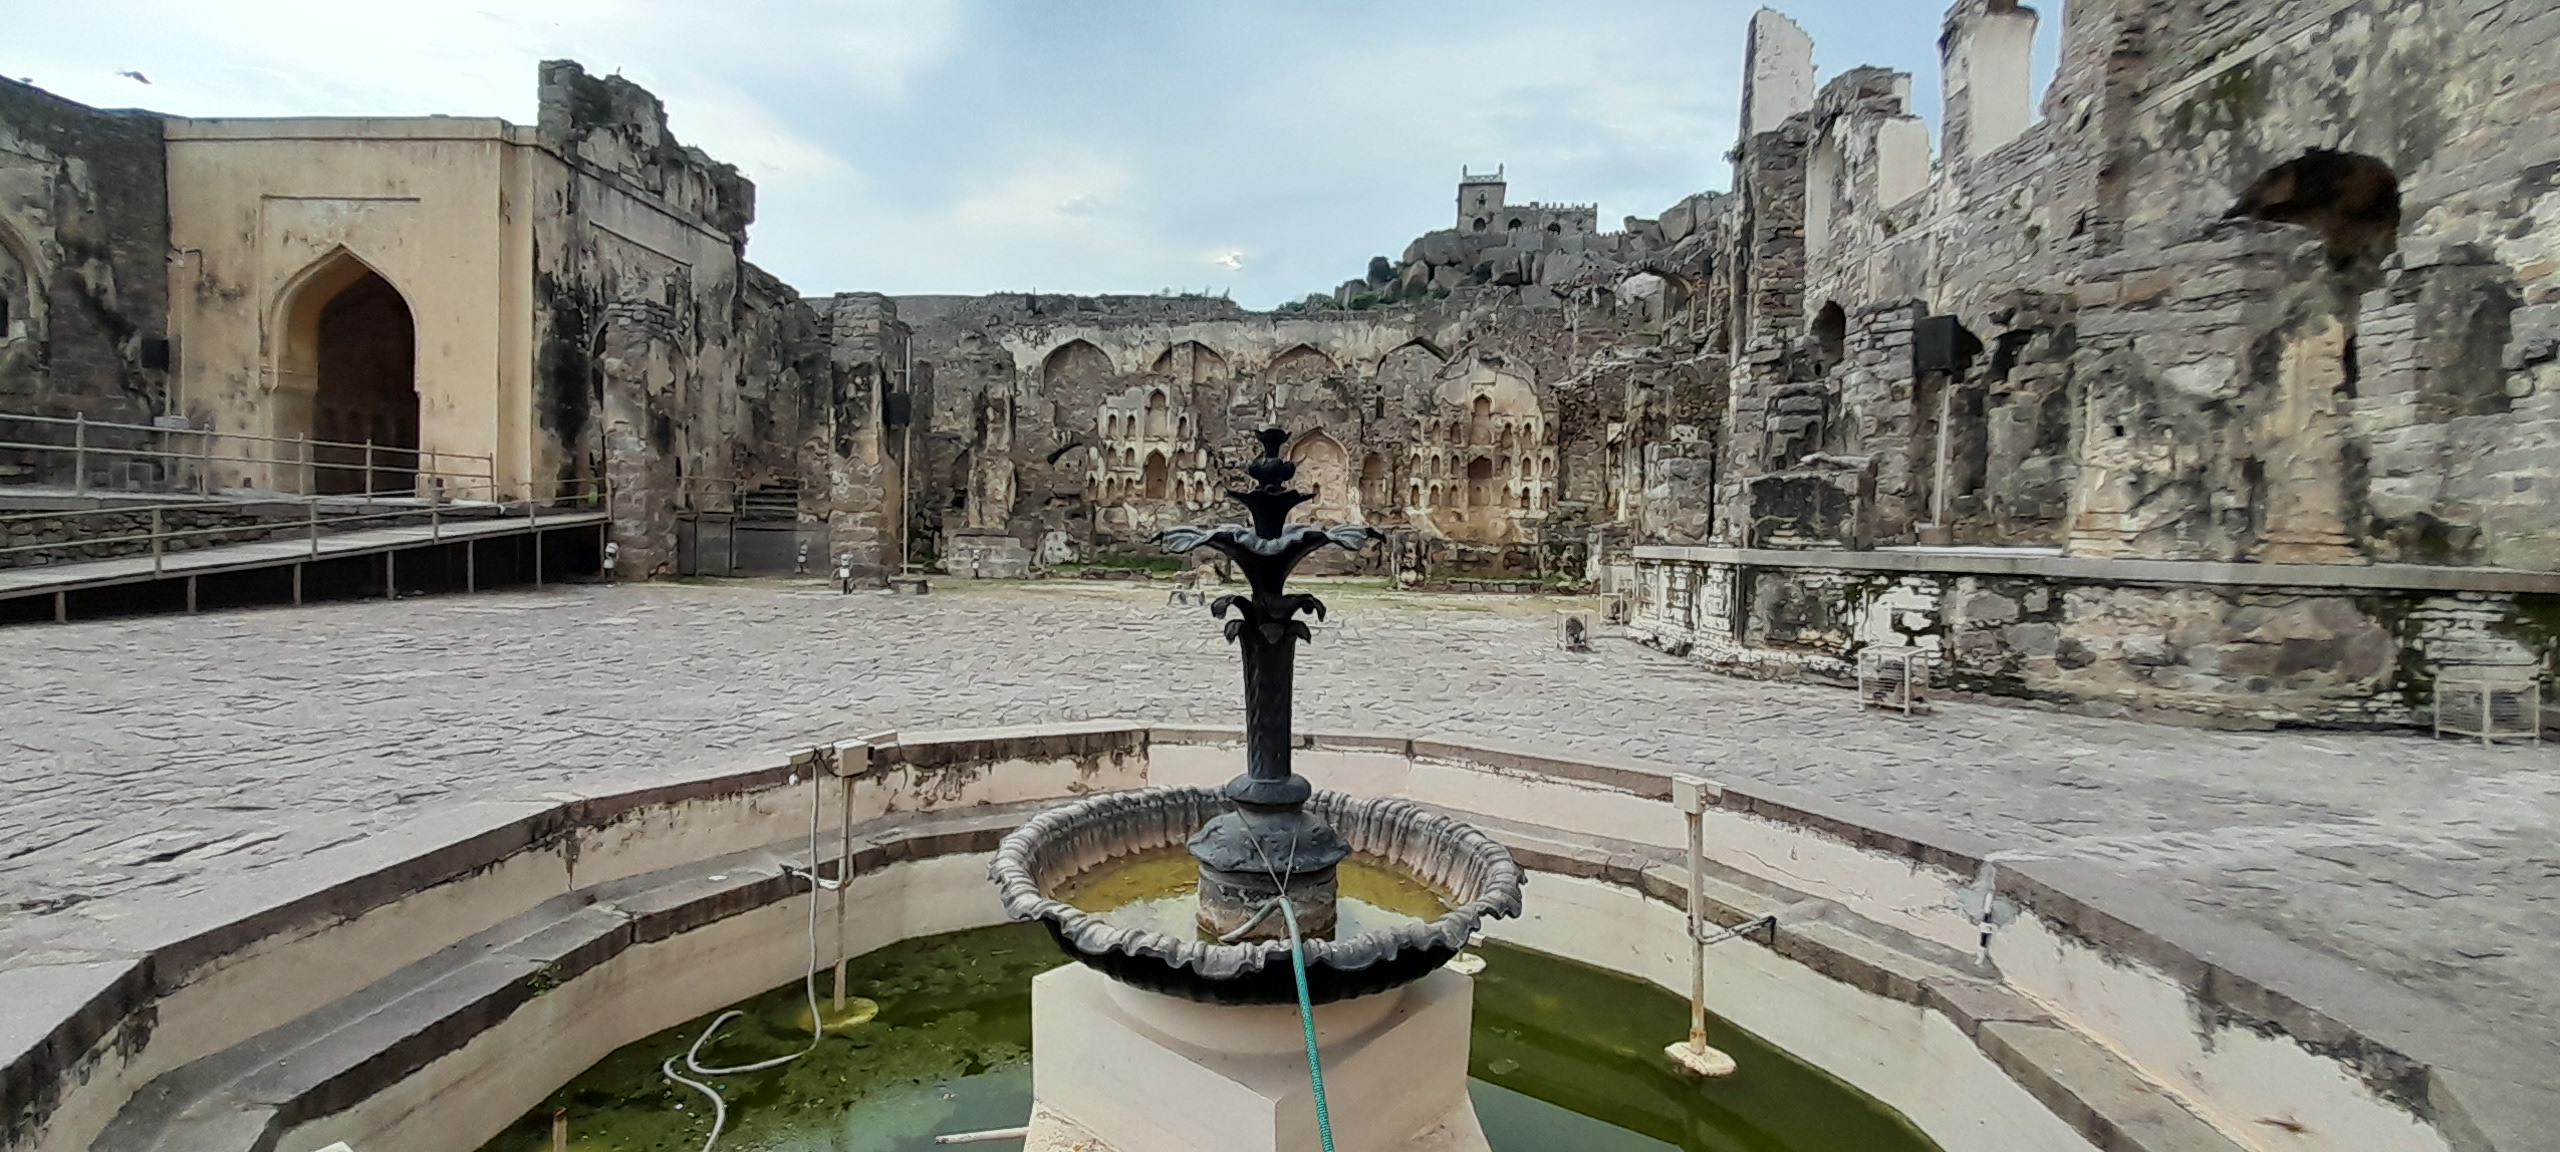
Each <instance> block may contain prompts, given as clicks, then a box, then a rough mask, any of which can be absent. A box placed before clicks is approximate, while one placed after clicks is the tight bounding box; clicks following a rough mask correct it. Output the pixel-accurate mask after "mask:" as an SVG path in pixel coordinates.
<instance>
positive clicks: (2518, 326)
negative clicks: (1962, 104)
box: [2125, 3, 2560, 569]
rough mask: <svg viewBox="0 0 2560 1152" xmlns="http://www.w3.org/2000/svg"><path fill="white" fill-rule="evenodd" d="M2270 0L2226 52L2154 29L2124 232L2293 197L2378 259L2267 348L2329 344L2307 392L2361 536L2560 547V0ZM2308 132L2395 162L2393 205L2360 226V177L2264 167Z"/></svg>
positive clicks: (2308, 145) (2468, 546) (2144, 237)
mask: <svg viewBox="0 0 2560 1152" xmlns="http://www.w3.org/2000/svg"><path fill="white" fill-rule="evenodd" d="M2278 7H2279V10H2278V11H2276V12H2271V13H2266V14H2263V15H2261V16H2259V17H2258V18H2257V23H2256V25H2255V30H2257V31H2260V32H2263V33H2264V35H2265V39H2264V40H2263V41H2261V42H2260V43H2259V44H2253V45H2248V46H2245V47H2243V48H2239V49H2235V50H2233V51H2230V52H2225V53H2222V54H2219V55H2210V54H2207V53H2204V52H2202V51H2200V50H2199V49H2198V48H2197V47H2196V44H2197V42H2198V41H2199V39H2201V38H2198V37H2193V36H2187V35H2159V36H2156V37H2155V40H2154V48H2155V54H2156V57H2157V58H2158V59H2159V60H2162V61H2166V62H2167V64H2166V66H2163V65H2161V64H2158V63H2155V65H2154V69H2153V72H2154V75H2156V76H2158V77H2159V79H2158V81H2157V82H2156V83H2155V84H2153V85H2152V86H2150V87H2149V88H2148V89H2147V90H2145V91H2144V92H2142V93H2141V95H2140V96H2139V97H2138V98H2137V100H2136V103H2135V107H2134V116H2133V124H2132V139H2131V141H2130V143H2131V144H2132V145H2133V147H2132V148H2131V149H2130V152H2129V154H2130V157H2131V159H2132V164H2131V166H2130V167H2131V171H2130V174H2129V175H2128V177H2127V181H2128V183H2129V184H2130V185H2131V186H2132V189H2133V191H2132V194H2131V196H2130V200H2129V203H2130V204H2131V205H2132V207H2131V209H2130V210H2129V212H2128V218H2127V230H2126V242H2125V246H2126V249H2127V251H2128V252H2129V253H2136V252H2143V251H2148V250H2151V249H2155V248H2156V249H2160V250H2164V251H2168V250H2175V249H2177V248H2178V247H2179V246H2181V245H2185V244H2191V243H2194V242H2195V239H2194V238H2195V237H2198V236H2200V235H2204V234H2207V233H2208V232H2209V230H2210V228H2211V226H2212V225H2211V222H2212V221H2214V220H2215V219H2216V218H2217V217H2219V216H2220V215H2221V214H2222V213H2224V212H2225V211H2227V210H2229V209H2231V208H2233V207H2234V206H2235V205H2239V204H2241V203H2242V202H2243V201H2244V200H2249V199H2251V198H2252V197H2253V196H2254V197H2255V198H2256V199H2255V200H2254V201H2253V202H2252V208H2253V211H2252V212H2251V214H2253V215H2259V216H2261V217H2262V218H2269V219H2285V218H2288V217H2290V218H2291V222H2290V223H2288V224H2286V225H2285V227H2286V228H2287V230H2288V231H2290V232H2292V233H2294V234H2295V235H2297V236H2299V237H2301V238H2302V239H2303V240H2304V241H2305V242H2308V241H2311V240H2314V239H2317V240H2320V241H2323V242H2325V243H2326V244H2327V245H2328V246H2329V247H2330V248H2331V249H2332V254H2333V255H2335V256H2337V257H2339V259H2340V260H2341V261H2345V262H2348V263H2351V264H2352V263H2357V262H2361V261H2364V260H2367V259H2371V260H2372V262H2373V267H2372V268H2371V269H2370V271H2369V275H2367V276H2366V277H2365V278H2363V279H2361V280H2360V281H2358V282H2352V283H2348V284H2346V285H2344V286H2343V287H2345V288H2350V289H2358V290H2361V295H2360V296H2358V297H2356V298H2355V299H2353V300H2352V301H2351V302H2349V303H2347V304H2344V305H2342V306H2340V307H2339V308H2337V309H2335V310H2334V314H2333V315H2332V316H2331V317H2330V320H2329V323H2330V324H2333V325H2334V328H2330V327H2325V326H2324V327H2321V328H2319V329H2318V330H2317V331H2312V332H2306V333H2304V334H2303V335H2301V336H2300V337H2297V338H2292V339H2289V340H2288V341H2287V342H2286V343H2284V344H2283V345H2282V346H2281V347H2279V348H2276V349H2274V350H2272V355H2273V356H2275V357H2278V358H2282V357H2285V356H2292V357H2295V358H2297V359H2299V358H2301V357H2304V356H2311V355H2316V353H2314V352H2313V351H2312V350H2311V348H2310V346H2309V345H2308V344H2307V343H2306V341H2323V342H2325V343H2326V344H2328V345H2334V346H2336V347H2337V348H2338V349H2339V352H2338V359H2339V360H2340V364H2339V367H2338V369H2337V370H2336V372H2335V375H2336V376H2337V378H2338V381H2337V387H2336V389H2335V395H2334V398H2333V399H2332V400H2331V401H2330V402H2329V404H2328V405H2327V407H2328V408H2329V409H2330V411H2325V412H2323V413H2322V414H2321V416H2322V418H2323V419H2326V420H2334V421H2335V422H2337V423H2338V424H2339V425H2340V431H2339V432H2338V433H2337V435H2336V438H2335V439H2336V444H2337V447H2336V449H2335V452H2334V460H2333V461H2330V460H2324V461H2321V462H2319V464H2318V465H2317V467H2316V469H2315V470H2316V471H2317V473H2318V474H2319V475H2321V476H2322V478H2323V480H2324V482H2326V483H2329V484H2331V485H2332V486H2334V487H2335V488H2337V489H2338V491H2339V496H2338V499H2339V500H2340V502H2341V514H2342V516H2343V517H2344V518H2345V519H2346V520H2347V521H2348V529H2347V530H2348V533H2349V535H2350V536H2351V537H2352V538H2353V540H2354V548H2355V551H2356V552H2357V553H2358V554H2359V555H2361V556H2369V557H2372V558H2375V559H2394V560H2405V561H2414V562H2421V563H2448V564H2497V565H2505V566H2514V567H2527V568H2537V569H2550V568H2553V567H2555V566H2560V523H2555V522H2554V518H2553V517H2552V515H2551V512H2550V509H2551V507H2552V502H2551V498H2550V497H2551V494H2550V492H2549V491H2548V486H2549V484H2550V481H2549V479H2548V477H2549V475H2550V473H2551V467H2552V464H2553V463H2554V461H2555V460H2560V457H2556V456H2555V455H2554V453H2555V452H2560V425H2555V424H2554V420H2555V418H2560V397H2554V396H2553V394H2552V385H2553V383H2554V382H2555V380H2560V377H2555V375H2554V373H2555V371H2560V369H2555V367H2554V352H2553V340H2552V336H2551V330H2552V328H2553V326H2554V324H2555V323H2560V321H2555V317H2560V189H2555V173H2560V133H2555V131H2554V130H2553V129H2552V127H2551V125H2552V123H2553V121H2552V118H2551V116H2552V113H2553V112H2554V111H2555V110H2560V96H2555V95H2554V93H2555V92H2560V60H2555V59H2554V57H2553V55H2552V54H2551V53H2550V52H2548V51H2545V50H2543V49H2544V48H2547V46H2548V45H2549V44H2550V43H2552V38H2553V37H2554V36H2555V35H2560V11H2555V10H2554V9H2553V8H2552V7H2551V6H2550V5H2548V4H2543V3H2492V4H2479V5H2472V6H2470V7H2469V8H2465V9H2453V8H2446V7H2444V6H2440V5H2439V6H2428V5H2394V4H2383V3H2355V4H2346V5H2330V6H2312V5H2284V6H2278ZM2172 11H2173V12H2174V9H2173V10H2172ZM2162 31H2164V32H2165V31H2167V30H2166V29H2163V30H2162ZM2215 31H2217V32H2219V31H2220V29H2215ZM2233 31H2234V32H2237V31H2239V29H2236V28H2235V29H2233ZM2206 42H2207V43H2210V42H2211V41H2206ZM2253 49H2254V50H2253ZM2315 148H2316V149H2328V150H2334V151H2335V152H2338V153H2344V154H2348V155H2349V156H2352V157H2356V158H2362V159H2366V160H2370V161H2372V162H2374V163H2377V164H2379V165H2380V166H2382V167H2383V168H2385V169H2387V172H2388V173H2389V174H2390V176H2391V177H2393V178H2394V179H2395V180H2396V184H2397V188H2396V193H2397V196H2398V200H2399V203H2398V205H2397V206H2396V207H2397V213H2396V215H2397V220H2396V221H2395V222H2393V223H2396V225H2397V226H2396V227H2392V226H2390V224H2389V223H2385V224H2383V225H2382V226H2381V228H2380V229H2379V234H2378V235H2375V234H2370V233H2368V234H2362V235H2359V234H2358V233H2357V229H2358V227H2359V224H2360V220H2359V217H2358V212H2359V210H2360V209H2362V210H2364V212H2363V220H2362V221H2361V222H2362V223H2365V224H2370V222H2371V220H2372V218H2373V217H2377V216H2380V215H2382V214H2383V212H2382V206H2381V205H2360V204H2358V203H2354V202H2352V201H2353V197H2354V193H2355V191H2356V188H2355V186H2354V185H2353V184H2352V183H2349V184H2347V185H2346V186H2345V187H2343V188H2323V187H2320V186H2319V184H2320V181H2319V180H2317V179H2315V178H2314V177H2315V176H2316V174H2314V173H2305V174H2304V178H2303V179H2302V180H2301V181H2299V182H2298V183H2296V184H2294V185H2291V186H2286V187H2267V186H2265V185H2264V182H2265V179H2266V177H2268V176H2269V175H2270V174H2271V173H2274V172H2276V171H2277V170H2279V169H2280V167H2281V166H2283V165H2286V164H2288V163H2289V162H2293V161H2297V160H2299V159H2301V158H2302V157H2303V156H2304V155H2305V153H2306V151H2307V150H2309V149H2315ZM2342 201H2343V202H2342ZM2349 352H2352V354H2353V356H2352V363H2351V364H2350V363H2349V362H2348V358H2347V354H2348V353H2349ZM2281 431H2283V430H2279V432H2281ZM2256 447H2259V448H2261V449H2262V450H2261V451H2260V452H2259V453H2258V454H2259V456H2260V458H2261V459H2262V460H2263V461H2264V465H2265V467H2266V468H2267V469H2268V470H2269V471H2270V473H2280V472H2285V471H2303V469H2301V468H2297V467H2293V466H2292V465H2291V463H2290V462H2289V461H2288V460H2287V459H2286V458H2285V456H2286V453H2287V449H2286V448H2285V446H2284V445H2283V444H2281V443H2270V444H2263V445H2258V446H2256Z"/></svg>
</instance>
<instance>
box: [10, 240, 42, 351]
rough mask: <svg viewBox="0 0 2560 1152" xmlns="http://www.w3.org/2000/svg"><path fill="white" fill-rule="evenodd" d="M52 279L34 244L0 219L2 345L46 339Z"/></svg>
mask: <svg viewBox="0 0 2560 1152" xmlns="http://www.w3.org/2000/svg"><path fill="white" fill-rule="evenodd" d="M49 280H50V277H49V275H48V274H47V271H46V268H45V265H44V261H43V259H42V258H41V257H40V256H38V255H37V254H36V248H35V245H33V244H30V243H28V242H27V240H26V238H25V237H24V236H21V235H19V234H18V231H17V230H16V229H14V228H12V227H10V226H9V222H8V221H7V220H0V344H8V343H10V342H12V341H17V340H28V341H35V342H39V343H40V342H42V341H43V340H44V337H45V304H46V299H45V285H46V284H47V283H48V282H49Z"/></svg>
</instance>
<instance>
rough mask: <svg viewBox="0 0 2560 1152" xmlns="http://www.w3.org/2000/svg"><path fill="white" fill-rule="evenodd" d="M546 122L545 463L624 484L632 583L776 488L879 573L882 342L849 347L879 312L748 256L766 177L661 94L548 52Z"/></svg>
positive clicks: (575, 490) (551, 474)
mask: <svg viewBox="0 0 2560 1152" xmlns="http://www.w3.org/2000/svg"><path fill="white" fill-rule="evenodd" d="M537 137H538V139H539V141H540V143H541V145H542V146H543V147H544V148H545V149H546V150H548V151H549V152H550V153H551V154H553V155H555V156H557V158H558V159H559V161H560V164H559V165H558V166H557V168H556V169H552V168H546V169H545V170H544V171H543V172H542V173H541V174H540V176H539V179H538V192H537V195H536V206H535V211H536V215H535V227H534V248H535V251H534V253H533V264H534V266H533V279H534V300H533V312H534V327H535V331H536V332H537V333H538V334H539V339H538V344H537V351H536V360H537V368H536V372H535V378H536V380H537V382H538V383H537V385H536V392H537V395H536V397H535V402H534V403H533V405H532V409H533V412H534V415H535V417H536V420H537V425H538V429H539V435H538V437H537V443H536V449H535V454H536V457H537V461H538V466H537V468H536V470H535V473H536V475H538V476H541V477H544V478H545V479H546V484H547V485H548V486H549V487H551V488H553V489H554V491H556V492H558V493H560V494H562V495H564V496H569V495H574V494H583V493H587V492H590V491H594V490H596V489H599V488H602V487H606V486H609V487H610V490H611V497H612V502H613V513H614V525H615V532H614V537H615V540H616V542H617V543H619V544H620V545H621V547H622V562H621V564H620V565H619V566H618V569H617V570H618V571H619V572H620V573H621V574H623V575H625V576H627V577H630V578H648V577H652V576H663V575H672V574H674V572H675V569H676V564H677V559H678V558H677V556H676V546H677V528H676V523H677V519H678V518H679V516H680V515H684V514H690V513H697V512H711V513H715V514H719V515H734V514H735V513H736V511H737V508H738V505H739V503H740V501H741V498H742V497H744V496H746V495H748V494H751V493H763V492H779V493H781V494H782V496H783V498H784V499H785V500H787V501H799V502H800V508H801V519H802V521H803V523H804V540H805V541H806V542H808V543H809V544H810V545H811V552H812V554H813V555H817V556H821V557H823V556H827V555H829V554H830V551H829V549H830V545H829V540H830V537H831V536H832V535H833V534H834V533H836V532H837V531H838V530H839V529H841V531H842V532H843V534H844V540H843V541H841V543H842V544H843V545H844V547H846V548H849V549H852V550H854V551H855V552H857V553H858V554H859V555H858V565H859V567H861V568H862V569H863V570H864V571H865V572H876V571H878V570H879V568H880V566H881V564H882V563H883V559H882V556H881V553H880V549H881V546H882V544H881V541H882V539H883V532H882V526H881V524H880V515H881V514H880V511H879V509H880V507H881V500H882V494H881V492H880V484H881V480H880V475H879V470H878V459H877V455H878V453H879V451H880V446H879V443H878V440H877V429H878V419H879V404H880V388H879V386H878V381H879V379H880V369H879V366H878V363H877V361H878V359H879V357H880V348H879V347H878V346H877V342H876V341H874V342H873V343H871V344H863V343H861V342H859V341H852V342H850V343H848V344H847V345H846V346H845V347H843V348H837V347H835V346H834V341H835V340H836V339H837V338H838V337H844V338H846V339H848V340H852V338H853V337H854V336H855V335H856V334H858V333H860V332H863V331H866V330H867V329H866V327H865V326H864V325H861V324H854V325H852V326H851V327H850V328H844V329H841V330H840V329H839V327H838V326H836V325H834V324H833V323H832V322H831V320H830V318H829V317H828V316H825V315H822V314H821V309H819V308H816V307H813V306H812V305H811V304H810V303H809V302H807V301H804V300H802V299H801V298H800V297H799V295H798V294H797V293H796V292H794V291H792V290H791V288H790V287H789V286H787V285H785V284H783V283H782V282H780V281H778V280H775V279H774V278H773V277H771V276H769V275H767V274H765V273H763V272H761V271H759V270H757V269H756V268H754V266H752V265H750V264H748V263H747V262H746V261H745V260H744V258H743V253H744V251H745V247H746V228H747V225H748V223H749V222H751V221H752V220H753V218H754V215H755V189H754V186H753V185H752V184H750V183H749V182H748V181H747V180H746V179H745V178H744V177H743V176H741V175H739V173H738V171H737V169H735V168H734V167H731V166H729V165H727V164H723V163H719V162H717V161H714V160H712V159H710V158H709V157H708V156H705V155H704V154H703V153H702V152H701V151H700V150H698V149H694V148H689V147H685V146H683V145H682V144H680V143H679V142H677V140H676V139H675V138H674V136H673V135H672V134H670V133H669V132H668V130H667V125H666V110H665V109H664V108H663V107H662V106H661V105H660V104H659V102H658V100H657V98H656V97H654V96H652V95H650V94H649V93H648V92H647V91H646V90H644V89H642V88H640V87H638V86H637V85H634V84H632V83H630V82H629V81H626V80H623V79H621V78H620V77H595V76H590V75H588V74H587V73H586V72H585V71H584V70H583V69H581V68H580V67H578V66H577V65H576V64H575V63H572V62H568V61H552V62H549V63H546V64H544V65H543V68H542V78H541V118H540V122H539V127H538V129H537ZM888 322H889V323H891V324H894V323H895V316H894V313H891V314H890V315H889V316H888ZM855 425H859V427H856V426H855ZM848 460H859V461H862V463H861V464H859V465H858V466H853V467H850V468H848V467H846V466H845V465H844V464H843V462H844V461H848Z"/></svg>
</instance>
